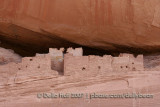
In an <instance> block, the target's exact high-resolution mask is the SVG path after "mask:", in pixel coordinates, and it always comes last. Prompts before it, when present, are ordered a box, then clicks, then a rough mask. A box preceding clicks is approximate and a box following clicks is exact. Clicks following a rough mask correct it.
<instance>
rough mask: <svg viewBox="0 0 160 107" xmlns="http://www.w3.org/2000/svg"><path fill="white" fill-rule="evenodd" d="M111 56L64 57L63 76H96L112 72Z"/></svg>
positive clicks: (67, 55)
mask: <svg viewBox="0 0 160 107" xmlns="http://www.w3.org/2000/svg"><path fill="white" fill-rule="evenodd" d="M111 61H112V56H110V55H105V56H104V57H100V56H94V55H90V56H73V55H72V54H65V56H64V75H73V74H74V75H77V74H79V75H98V74H99V73H105V72H108V71H112V65H111Z"/></svg>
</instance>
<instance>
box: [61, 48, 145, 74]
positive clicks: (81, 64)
mask: <svg viewBox="0 0 160 107" xmlns="http://www.w3.org/2000/svg"><path fill="white" fill-rule="evenodd" d="M70 50H71V53H70V54H66V55H65V57H64V74H65V75H73V74H77V73H79V75H81V74H85V75H88V74H89V75H97V74H101V73H102V74H103V73H107V72H109V71H114V72H116V71H117V72H119V71H142V70H144V66H143V55H138V56H137V57H134V55H132V54H120V56H119V57H112V56H111V55H104V56H103V57H100V56H95V55H90V56H74V54H73V53H72V51H73V49H70ZM74 52H75V51H74ZM82 68H83V69H82ZM83 71H85V72H83Z"/></svg>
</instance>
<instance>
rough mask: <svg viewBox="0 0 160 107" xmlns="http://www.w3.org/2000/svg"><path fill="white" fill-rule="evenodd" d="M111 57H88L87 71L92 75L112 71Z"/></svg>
mask: <svg viewBox="0 0 160 107" xmlns="http://www.w3.org/2000/svg"><path fill="white" fill-rule="evenodd" d="M111 61H112V56H111V55H105V56H103V57H101V56H94V55H90V56H89V64H88V66H89V71H90V72H91V73H92V74H98V73H105V72H109V71H112V65H111Z"/></svg>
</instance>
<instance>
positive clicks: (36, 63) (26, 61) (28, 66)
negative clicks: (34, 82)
mask: <svg viewBox="0 0 160 107" xmlns="http://www.w3.org/2000/svg"><path fill="white" fill-rule="evenodd" d="M19 65H20V66H19V68H18V69H19V70H30V71H34V70H35V71H46V70H51V58H50V55H49V54H45V55H41V56H36V57H24V58H22V63H21V64H19Z"/></svg>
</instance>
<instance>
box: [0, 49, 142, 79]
mask: <svg viewBox="0 0 160 107" xmlns="http://www.w3.org/2000/svg"><path fill="white" fill-rule="evenodd" d="M10 68H12V69H10ZM0 70H1V71H3V72H5V71H13V70H14V71H20V72H18V74H19V75H21V76H23V74H24V73H22V71H27V72H25V73H29V75H30V74H31V73H30V72H32V73H33V72H34V73H35V72H36V75H37V72H39V73H44V74H47V73H48V72H50V71H51V72H52V73H53V75H55V76H56V75H58V73H59V74H64V75H74V76H77V77H78V76H82V75H85V76H96V75H98V74H104V73H108V72H119V71H142V70H144V67H143V55H138V56H137V57H134V55H132V54H125V53H124V54H120V55H119V57H112V56H111V55H104V56H102V57H101V56H95V55H89V56H83V50H82V48H76V49H72V48H68V50H67V54H64V48H61V49H59V50H58V49H53V48H50V49H49V54H36V56H35V57H24V58H22V62H21V63H18V64H16V63H10V64H8V65H5V66H0ZM26 75H28V74H26Z"/></svg>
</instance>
